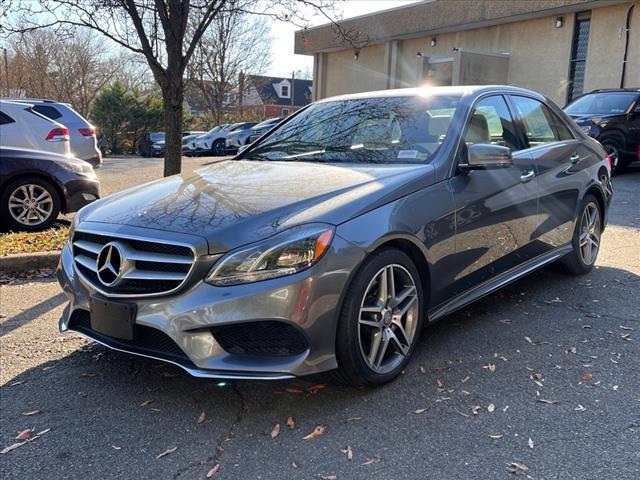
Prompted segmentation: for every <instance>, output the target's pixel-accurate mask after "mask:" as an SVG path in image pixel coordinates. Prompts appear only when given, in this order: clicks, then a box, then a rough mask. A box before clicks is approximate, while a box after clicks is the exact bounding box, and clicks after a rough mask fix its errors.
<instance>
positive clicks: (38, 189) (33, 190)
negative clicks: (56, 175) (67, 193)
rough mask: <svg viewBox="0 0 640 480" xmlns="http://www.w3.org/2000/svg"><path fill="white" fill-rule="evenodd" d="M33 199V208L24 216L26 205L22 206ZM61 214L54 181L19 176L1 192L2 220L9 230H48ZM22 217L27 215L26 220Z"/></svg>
mask: <svg viewBox="0 0 640 480" xmlns="http://www.w3.org/2000/svg"><path fill="white" fill-rule="evenodd" d="M38 199H41V200H40V201H39V202H37V203H36V202H35V200H38ZM31 200H34V202H33V203H31V205H32V206H31V207H30V209H29V210H30V211H28V212H26V216H22V213H23V211H24V208H26V207H21V206H20V205H21V204H23V203H25V204H26V203H27V202H29V201H31ZM10 203H11V206H10ZM44 212H46V215H45V213H44ZM59 213H60V195H59V194H58V191H57V190H56V188H55V187H54V186H53V185H52V184H51V183H50V182H48V181H46V180H43V179H40V178H31V179H29V178H19V179H17V180H14V181H13V182H10V183H9V184H7V185H6V186H5V187H4V188H3V192H2V193H1V194H0V222H1V223H2V224H3V225H5V226H6V227H7V228H8V229H9V230H22V231H25V232H37V231H40V230H45V229H47V228H49V227H50V226H51V225H53V223H54V222H55V221H56V219H57V218H58V214H59ZM21 218H24V222H23V221H22V220H21Z"/></svg>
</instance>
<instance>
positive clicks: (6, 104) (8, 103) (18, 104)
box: [0, 99, 33, 108]
mask: <svg viewBox="0 0 640 480" xmlns="http://www.w3.org/2000/svg"><path fill="white" fill-rule="evenodd" d="M0 106H3V107H22V108H24V107H25V106H27V107H33V103H27V102H16V101H13V100H5V99H1V100H0Z"/></svg>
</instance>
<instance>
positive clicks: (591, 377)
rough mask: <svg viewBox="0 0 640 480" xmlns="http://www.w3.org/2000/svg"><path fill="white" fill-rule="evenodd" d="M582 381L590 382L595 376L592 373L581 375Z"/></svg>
mask: <svg viewBox="0 0 640 480" xmlns="http://www.w3.org/2000/svg"><path fill="white" fill-rule="evenodd" d="M580 380H582V381H583V382H590V381H591V380H593V375H592V374H590V373H583V374H582V375H580Z"/></svg>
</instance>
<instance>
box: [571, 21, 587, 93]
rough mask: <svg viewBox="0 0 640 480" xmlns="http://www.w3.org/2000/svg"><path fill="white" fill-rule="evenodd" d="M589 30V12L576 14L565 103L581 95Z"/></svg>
mask: <svg viewBox="0 0 640 480" xmlns="http://www.w3.org/2000/svg"><path fill="white" fill-rule="evenodd" d="M590 29H591V12H580V13H577V14H576V23H575V25H574V27H573V42H572V46H571V62H570V65H569V86H568V89H567V103H569V102H571V101H572V100H574V99H575V98H577V97H579V96H580V95H582V93H583V91H584V77H585V70H586V65H587V51H588V47H589V31H590Z"/></svg>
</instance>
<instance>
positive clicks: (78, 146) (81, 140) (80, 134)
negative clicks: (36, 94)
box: [14, 98, 102, 168]
mask: <svg viewBox="0 0 640 480" xmlns="http://www.w3.org/2000/svg"><path fill="white" fill-rule="evenodd" d="M14 101H15V102H21V103H28V104H32V105H33V110H34V111H36V112H38V113H39V114H41V115H44V116H45V117H47V118H49V119H51V120H53V121H55V122H59V123H62V124H63V125H64V126H65V127H67V128H68V129H69V146H70V147H71V154H72V155H73V156H74V157H76V158H79V159H81V160H84V161H86V162H89V163H90V164H91V165H92V166H93V168H98V167H99V166H100V165H101V164H102V154H101V153H100V149H99V148H98V142H97V140H96V129H95V128H94V127H93V125H91V124H90V123H89V122H88V121H87V120H86V119H85V118H84V117H83V116H82V115H80V114H79V113H78V112H76V111H75V110H74V109H73V108H71V105H69V104H67V103H59V102H56V101H54V100H40V99H32V98H25V99H17V100H14Z"/></svg>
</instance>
